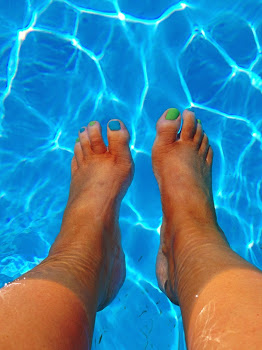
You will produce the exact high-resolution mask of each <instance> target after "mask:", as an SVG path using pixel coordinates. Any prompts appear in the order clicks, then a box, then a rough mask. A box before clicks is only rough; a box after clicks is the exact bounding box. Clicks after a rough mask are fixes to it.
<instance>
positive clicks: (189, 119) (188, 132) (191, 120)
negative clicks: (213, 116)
mask: <svg viewBox="0 0 262 350" xmlns="http://www.w3.org/2000/svg"><path fill="white" fill-rule="evenodd" d="M196 129H197V121H196V117H195V114H194V113H193V112H191V111H188V110H185V111H184V113H183V125H182V130H181V140H182V141H186V140H191V139H193V138H194V136H195V133H196Z"/></svg>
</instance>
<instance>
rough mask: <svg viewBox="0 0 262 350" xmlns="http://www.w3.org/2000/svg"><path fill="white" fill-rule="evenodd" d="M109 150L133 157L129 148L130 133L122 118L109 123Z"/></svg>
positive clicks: (123, 156) (125, 156)
mask: <svg viewBox="0 0 262 350" xmlns="http://www.w3.org/2000/svg"><path fill="white" fill-rule="evenodd" d="M107 138H108V150H109V152H110V153H111V154H113V155H115V156H117V157H120V158H126V159H128V160H130V159H131V152H130V148H129V141H130V135H129V132H128V130H127V128H126V127H125V125H124V123H123V122H122V121H120V120H117V119H114V120H110V122H109V123H108V125H107Z"/></svg>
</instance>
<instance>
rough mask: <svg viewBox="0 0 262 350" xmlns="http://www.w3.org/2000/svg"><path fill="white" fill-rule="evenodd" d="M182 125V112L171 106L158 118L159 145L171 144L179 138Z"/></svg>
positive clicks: (157, 136) (157, 138)
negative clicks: (178, 134)
mask: <svg viewBox="0 0 262 350" xmlns="http://www.w3.org/2000/svg"><path fill="white" fill-rule="evenodd" d="M180 125H181V114H180V112H179V110H178V109H176V108H170V109H168V110H167V111H165V112H164V113H163V114H162V116H161V117H160V118H159V119H158V121H157V124H156V130H157V135H156V140H155V142H156V143H157V144H158V145H160V146H161V145H163V146H164V145H170V144H172V143H173V142H174V141H176V139H177V133H178V131H179V129H180Z"/></svg>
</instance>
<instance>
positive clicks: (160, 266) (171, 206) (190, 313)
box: [152, 110, 262, 350]
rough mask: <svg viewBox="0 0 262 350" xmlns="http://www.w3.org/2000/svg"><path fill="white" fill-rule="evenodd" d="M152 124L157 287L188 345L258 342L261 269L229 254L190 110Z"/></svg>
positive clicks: (208, 159)
mask: <svg viewBox="0 0 262 350" xmlns="http://www.w3.org/2000/svg"><path fill="white" fill-rule="evenodd" d="M167 113H168V111H166V112H165V113H164V114H163V115H162V117H161V118H160V119H159V121H158V123H157V136H156V140H155V143H154V146H153V149H152V162H153V170H154V173H155V176H156V179H157V181H158V184H159V188H160V192H161V200H162V207H163V224H162V229H161V244H160V249H159V253H158V258H157V266H156V269H157V278H158V282H159V286H160V288H161V289H162V291H164V292H165V293H166V294H167V296H168V297H169V299H170V300H171V301H173V302H174V303H179V305H180V307H181V311H182V316H183V323H184V328H185V332H186V340H187V345H188V349H189V350H196V349H201V350H203V349H237V350H241V349H250V350H251V349H254V350H255V349H260V348H262V332H261V329H262V274H261V272H260V271H259V270H258V269H256V268H255V267H254V266H253V265H251V264H249V263H248V262H247V261H245V260H244V259H242V258H241V257H239V256H238V255H237V254H235V253H234V252H233V251H232V250H231V249H230V247H229V245H228V243H227V241H226V238H225V236H224V234H223V232H222V230H221V228H220V227H219V226H218V223H217V219H216V213H215V209H214V204H213V195H212V183H211V168H212V160H213V152H212V149H211V147H210V146H209V142H208V138H207V136H206V134H205V133H204V132H203V130H202V126H201V124H200V123H198V122H197V120H196V118H195V115H194V114H193V113H192V112H189V111H185V112H184V113H183V127H182V131H181V135H180V137H177V132H178V130H179V127H180V123H181V116H180V115H179V117H178V118H177V119H174V120H166V115H167ZM172 113H173V114H175V113H174V110H173V111H170V112H169V115H172Z"/></svg>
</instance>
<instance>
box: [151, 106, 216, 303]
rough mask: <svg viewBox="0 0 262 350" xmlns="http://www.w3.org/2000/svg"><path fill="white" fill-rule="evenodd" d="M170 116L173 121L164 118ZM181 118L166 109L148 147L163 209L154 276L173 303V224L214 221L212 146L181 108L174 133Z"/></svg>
mask: <svg viewBox="0 0 262 350" xmlns="http://www.w3.org/2000/svg"><path fill="white" fill-rule="evenodd" d="M170 115H171V118H172V116H173V118H174V119H173V120H169V118H167V119H166V117H169V116H170ZM181 121H182V120H181V115H180V113H179V112H178V111H177V110H174V109H171V110H168V111H166V112H165V113H164V114H163V115H162V116H161V117H160V119H159V120H158V122H157V126H156V128H157V135H156V139H155V142H154V145H153V149H152V165H153V171H154V174H155V176H156V179H157V181H158V185H159V189H160V193H161V201H162V208H163V225H162V228H161V237H160V239H161V244H160V248H159V254H158V258H157V266H156V269H157V278H158V282H159V286H160V288H161V290H162V291H164V292H165V293H166V294H169V295H168V296H169V298H170V300H172V301H173V302H174V303H178V301H177V297H176V296H175V293H174V289H175V281H170V278H171V277H170V275H172V274H173V273H172V272H171V271H170V269H172V266H171V261H172V259H171V258H170V259H171V260H170V261H169V260H168V257H171V255H172V249H173V239H174V237H173V235H174V232H173V227H174V226H175V229H176V231H181V230H183V229H184V228H187V227H188V228H189V229H190V227H193V226H194V225H198V224H201V225H202V224H210V225H214V224H215V223H216V214H215V209H214V203H213V195H212V178H211V167H212V160H213V151H212V148H211V147H210V145H209V140H208V137H207V135H206V134H205V133H204V131H203V128H202V124H201V122H200V121H198V120H197V119H196V117H195V115H194V113H192V112H190V111H188V110H185V111H184V113H183V125H182V129H181V132H180V134H179V135H178V131H179V129H180V125H181ZM171 223H172V228H171V227H170V225H171ZM173 268H174V267H173ZM167 289H168V291H167ZM171 289H172V290H173V291H171Z"/></svg>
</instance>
